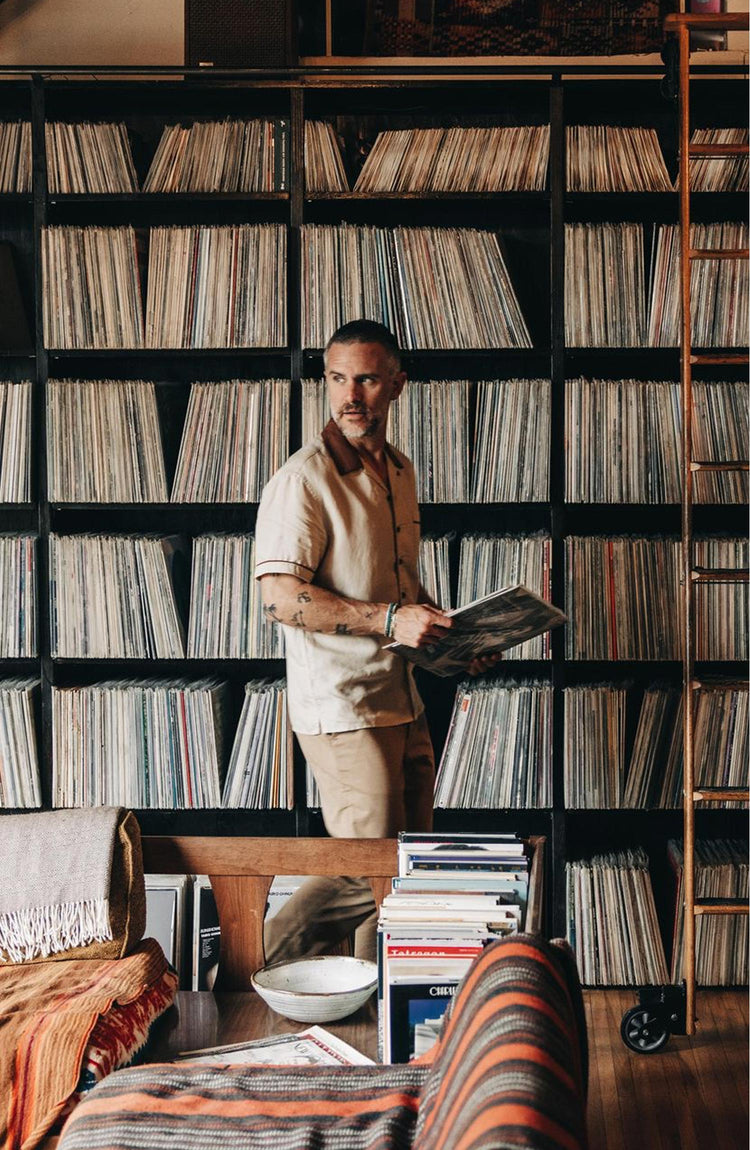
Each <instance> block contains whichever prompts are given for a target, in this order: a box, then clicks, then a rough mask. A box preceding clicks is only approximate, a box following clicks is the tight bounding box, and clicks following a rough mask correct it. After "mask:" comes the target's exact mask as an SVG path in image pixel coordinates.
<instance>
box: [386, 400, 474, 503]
mask: <svg viewBox="0 0 750 1150" xmlns="http://www.w3.org/2000/svg"><path fill="white" fill-rule="evenodd" d="M468 411H469V382H468V380H465V379H462V380H447V379H438V380H434V381H431V382H429V383H423V382H419V381H418V380H412V381H410V382H409V383H407V385H406V387H405V388H404V390H403V391H402V392H401V395H400V396H399V397H398V399H397V400H396V402H395V403H394V404H392V405H391V409H390V412H389V421H388V439H389V441H390V442H391V443H392V444H393V446H394V447H396V448H397V449H398V450H399V451H402V452H403V453H404V454H405V455H407V456H408V457H409V459H411V461H412V463H413V464H414V470H415V472H416V477H417V499H418V500H419V502H420V503H466V502H467V500H468V487H469V436H468Z"/></svg>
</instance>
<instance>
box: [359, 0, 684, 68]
mask: <svg viewBox="0 0 750 1150" xmlns="http://www.w3.org/2000/svg"><path fill="white" fill-rule="evenodd" d="M675 8H676V5H675V4H673V3H670V0H635V2H626V0H567V3H564V4H561V3H557V2H555V0H435V2H434V3H431V4H429V5H428V4H424V3H422V4H420V3H419V2H417V3H416V4H415V3H413V0H411V2H409V3H406V2H405V0H373V2H372V3H371V4H369V5H368V14H369V20H368V23H367V28H366V32H365V42H364V53H365V54H367V55H378V56H501V55H554V56H557V55H561V56H562V55H565V56H571V55H579V54H580V55H592V54H594V55H595V54H600V55H612V54H615V53H620V52H658V51H659V50H660V48H661V45H662V42H663V32H662V23H663V19H664V16H665V15H666V14H667V12H670V11H673V10H675Z"/></svg>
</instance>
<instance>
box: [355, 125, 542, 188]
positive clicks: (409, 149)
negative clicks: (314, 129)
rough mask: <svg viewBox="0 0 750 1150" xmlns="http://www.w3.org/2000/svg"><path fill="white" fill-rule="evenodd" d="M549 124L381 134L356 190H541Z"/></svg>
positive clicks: (417, 130)
mask: <svg viewBox="0 0 750 1150" xmlns="http://www.w3.org/2000/svg"><path fill="white" fill-rule="evenodd" d="M548 163H549V125H540V126H538V127H511V128H498V127H490V128H463V127H452V128H407V129H404V130H401V131H393V130H391V131H385V132H379V133H378V136H377V139H376V140H375V143H374V144H373V146H372V149H371V150H370V152H369V154H368V156H367V159H366V160H365V162H364V165H363V166H362V170H361V171H360V173H359V175H358V177H357V182H356V183H355V185H354V191H355V192H366V193H369V194H377V193H378V192H402V193H403V192H424V193H434V192H517V191H524V192H541V191H543V190H544V188H545V186H546V183H547V165H548Z"/></svg>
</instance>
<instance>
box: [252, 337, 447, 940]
mask: <svg viewBox="0 0 750 1150" xmlns="http://www.w3.org/2000/svg"><path fill="white" fill-rule="evenodd" d="M324 366H325V378H326V383H327V387H328V396H329V400H330V406H331V413H332V419H331V421H330V422H329V423H328V424H327V426H326V427H325V429H324V431H323V432H322V434H321V435H320V436H318V437H317V438H316V439H314V440H313V441H312V442H311V443H310V444H308V445H307V446H305V447H303V448H302V449H301V450H300V451H298V452H296V454H294V455H293V456H292V457H291V459H289V460H288V461H287V463H286V464H285V465H284V467H282V468H281V469H280V470H279V471H278V472H277V473H276V474H275V475H274V476H273V478H272V479H271V481H270V482H269V483H268V485H267V486H266V488H265V490H264V492H263V498H262V500H261V504H260V508H259V510H258V520H257V526H256V571H255V573H256V577H257V578H258V579H260V583H261V593H262V598H263V604H264V610H265V613H266V616H267V618H269V619H272V620H274V621H275V622H277V623H282V624H284V628H285V639H286V650H287V683H288V697H289V713H290V718H291V723H292V727H293V729H294V731H295V733H296V735H297V738H298V739H299V742H300V746H301V747H302V750H303V752H304V754H305V757H306V759H307V762H308V763H309V765H310V767H311V769H312V772H313V775H314V776H315V779H316V781H317V784H318V787H319V790H320V797H321V807H322V813H323V820H324V822H325V825H326V829H327V830H328V833H329V834H330V835H332V836H333V837H335V838H389V837H395V835H396V834H397V832H398V831H399V830H420V831H428V830H430V828H431V826H432V801H433V787H434V773H435V765H434V757H433V751H432V745H431V743H430V737H429V732H428V729H427V723H426V719H425V716H424V710H423V705H422V701H421V699H420V697H419V694H418V692H417V689H416V686H415V684H414V680H413V677H412V665H411V664H410V663H409V662H407V661H406V660H404V659H402V658H400V657H399V656H398V655H394V654H392V653H391V652H390V651H387V650H385V649H384V648H385V647H386V644H387V643H388V642H389V641H391V640H395V641H398V642H399V643H404V644H406V645H407V646H411V647H419V646H422V645H424V644H427V643H434V642H435V641H436V640H437V639H440V638H441V637H442V636H443V635H445V633H446V630H447V629H448V628H450V627H451V625H452V620H451V619H450V618H449V617H448V616H446V615H445V614H444V613H443V612H442V611H440V610H438V609H437V608H436V607H435V606H434V605H433V604H432V603H431V602H430V601H429V598H428V596H427V595H426V593H425V592H424V590H423V588H422V587H421V586H420V584H419V578H418V575H417V559H418V553H419V509H418V506H417V501H416V493H415V486H414V472H413V468H412V466H411V464H410V462H409V461H408V459H406V457H405V456H403V455H401V454H400V453H399V452H397V451H396V450H395V449H394V448H393V447H391V446H390V445H389V444H387V443H386V438H385V434H386V423H387V419H388V409H389V407H390V405H391V403H392V402H393V401H394V400H395V399H397V398H398V396H399V395H400V394H401V391H402V389H403V387H404V384H405V382H406V375H405V373H404V372H403V371H402V370H401V358H400V352H399V348H398V345H397V344H396V341H395V340H394V338H393V336H392V335H391V333H390V332H389V331H388V329H387V328H385V327H383V326H382V325H381V324H378V323H374V322H372V321H369V320H357V321H355V322H353V323H348V324H345V325H344V326H343V327H341V328H339V330H338V331H336V332H335V333H334V335H333V336H332V337H331V339H330V340H329V342H328V345H327V347H326V349H325V354H324ZM358 923H363V926H362V928H361V929H360V930H358V931H357V933H356V935H355V953H356V954H358V955H359V956H360V957H367V958H373V957H374V950H375V931H376V925H377V924H376V918H375V913H374V904H373V901H372V896H371V893H370V888H369V885H368V884H367V882H366V881H365V880H362V879H344V878H341V879H338V878H337V879H311V880H309V881H308V882H307V883H306V884H305V885H304V886H303V887H302V888H301V890H300V892H298V894H297V895H295V896H293V898H292V899H290V900H289V902H288V903H287V904H286V905H285V906H284V907H283V908H282V910H281V911H280V912H279V914H278V915H277V916H276V917H275V918H274V919H273V920H271V922H270V923H269V924H268V926H267V929H266V957H267V959H268V961H269V962H273V961H277V960H279V959H281V958H292V957H297V956H298V955H300V954H310V953H319V952H320V951H321V950H324V949H326V947H327V946H328V945H329V944H330V943H331V942H333V941H337V940H338V939H339V938H342V937H344V936H345V935H347V934H348V933H350V931H351V929H352V928H353V927H354V926H356V925H357V924H358Z"/></svg>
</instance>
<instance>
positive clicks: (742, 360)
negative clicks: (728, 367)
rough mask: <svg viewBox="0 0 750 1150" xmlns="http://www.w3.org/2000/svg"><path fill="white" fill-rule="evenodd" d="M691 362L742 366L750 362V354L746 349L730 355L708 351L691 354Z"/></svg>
mask: <svg viewBox="0 0 750 1150" xmlns="http://www.w3.org/2000/svg"><path fill="white" fill-rule="evenodd" d="M690 362H691V363H693V364H701V363H705V364H717V365H722V364H737V365H738V366H740V367H741V366H742V365H743V364H746V363H748V362H750V360H748V355H747V352H746V351H745V352H739V353H737V354H729V355H710V354H708V353H706V354H704V355H691V356H690Z"/></svg>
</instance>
